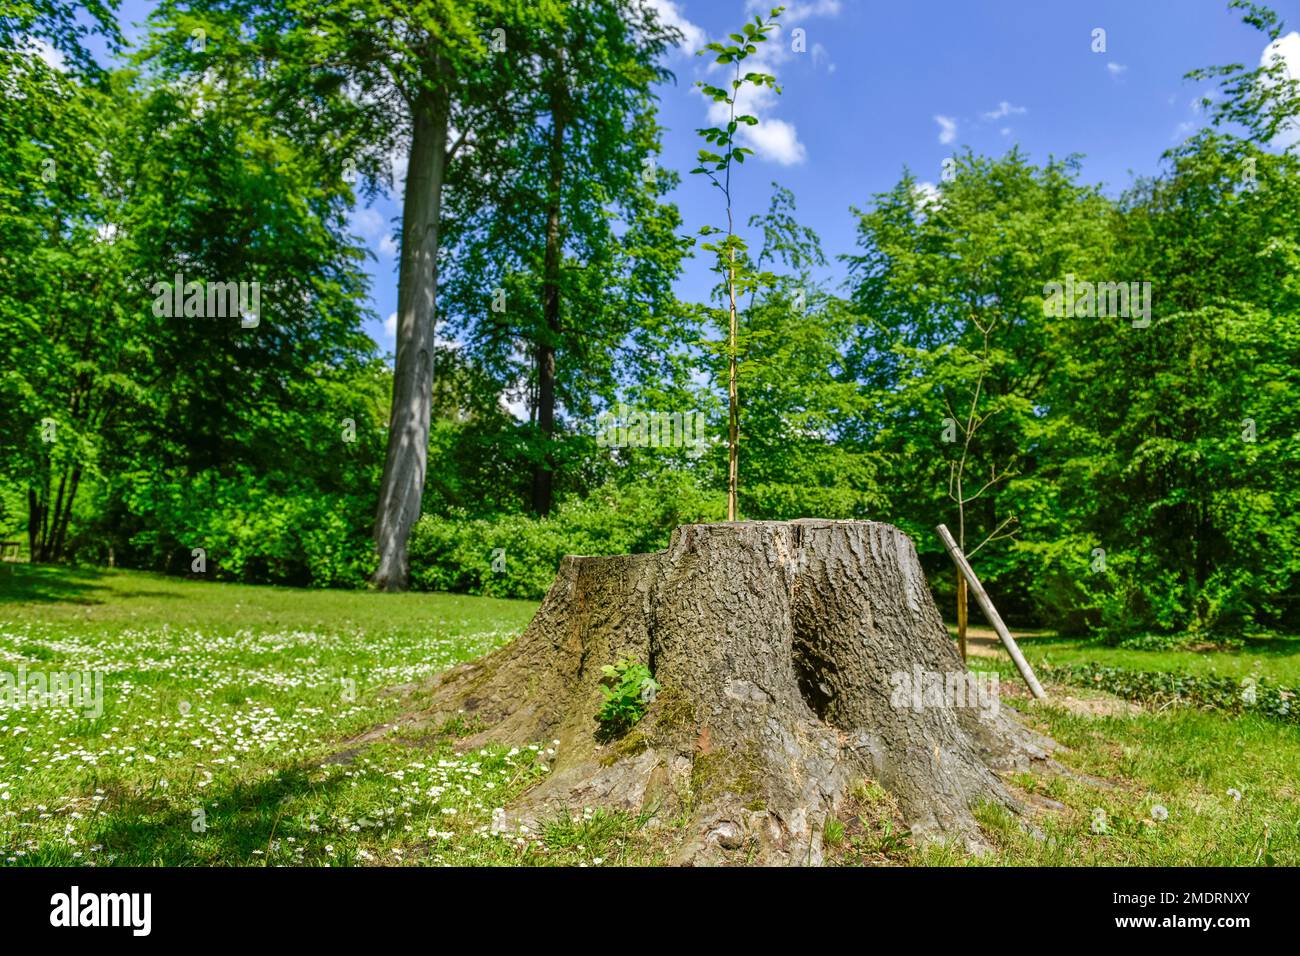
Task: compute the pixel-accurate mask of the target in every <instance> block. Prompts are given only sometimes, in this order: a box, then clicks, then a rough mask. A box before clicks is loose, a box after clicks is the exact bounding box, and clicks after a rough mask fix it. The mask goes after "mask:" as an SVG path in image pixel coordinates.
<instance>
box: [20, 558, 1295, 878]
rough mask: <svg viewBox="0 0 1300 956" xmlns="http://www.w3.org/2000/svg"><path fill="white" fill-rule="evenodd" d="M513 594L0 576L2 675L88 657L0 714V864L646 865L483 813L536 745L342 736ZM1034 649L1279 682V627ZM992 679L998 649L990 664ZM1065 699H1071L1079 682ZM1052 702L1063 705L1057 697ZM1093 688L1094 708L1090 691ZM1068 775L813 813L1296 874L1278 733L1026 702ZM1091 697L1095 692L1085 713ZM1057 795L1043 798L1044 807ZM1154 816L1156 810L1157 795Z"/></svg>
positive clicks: (867, 797) (848, 846)
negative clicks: (960, 795) (63, 702)
mask: <svg viewBox="0 0 1300 956" xmlns="http://www.w3.org/2000/svg"><path fill="white" fill-rule="evenodd" d="M534 607H535V606H534V605H533V604H531V603H528V602H520V601H501V600H494V599H489V598H473V597H463V596H455V595H441V594H406V595H379V594H371V593H365V592H344V591H332V592H331V591H302V590H294V589H284V588H269V587H252V586H245V585H233V584H214V583H208V582H197V581H186V580H181V579H176V578H166V577H161V576H158V575H150V574H141V573H137V572H123V571H89V570H77V569H51V568H43V567H31V566H28V565H21V564H20V565H4V566H0V672H10V673H13V672H15V671H16V670H17V669H18V668H19V667H20V666H25V667H26V668H27V670H28V671H29V672H35V671H44V672H55V671H68V670H80V671H100V672H103V674H104V675H105V676H104V692H103V712H102V714H98V715H96V714H93V713H89V712H87V711H86V710H83V709H81V708H75V707H51V706H35V705H33V704H31V703H27V704H24V705H22V706H19V707H17V708H9V707H7V706H0V863H3V864H7V865H33V864H36V865H40V864H84V865H109V864H117V865H154V864H168V865H201V864H236V865H255V866H260V865H278V864H290V865H294V864H302V865H335V866H337V865H380V864H390V865H397V864H401V865H441V864H519V863H524V864H545V863H565V864H575V865H611V864H618V863H653V862H656V861H658V860H659V859H660V849H659V848H658V846H657V845H656V843H655V842H654V840H652V839H651V838H650V837H649V836H648V835H647V834H646V833H645V832H644V831H642V829H641V828H640V823H641V821H638V820H636V819H632V818H629V817H626V816H623V815H619V814H610V813H605V812H603V811H601V810H600V809H599V808H583V809H577V808H575V812H574V815H573V817H572V818H570V819H557V820H555V821H553V822H552V823H551V824H550V825H549V826H547V827H545V828H544V829H543V831H542V832H540V833H528V832H522V833H521V832H498V831H499V830H500V829H501V828H500V827H498V826H496V825H495V824H494V822H493V821H494V811H496V810H497V809H499V808H501V807H504V806H505V805H507V804H508V803H509V802H510V800H511V799H512V798H513V797H514V796H515V795H517V794H518V793H519V792H521V791H522V790H524V789H526V788H527V787H528V786H529V785H530V784H531V783H533V782H534V781H536V780H538V779H540V778H541V777H542V776H543V775H544V774H545V773H546V772H547V769H548V767H549V764H550V761H551V758H552V757H553V755H554V754H553V751H552V750H551V742H550V741H537V742H536V744H534V745H533V746H532V747H529V748H523V749H522V750H514V749H505V748H485V749H482V750H477V751H473V752H470V753H458V752H457V751H456V750H455V748H454V746H453V741H452V738H451V736H450V734H448V735H447V736H442V737H438V736H434V737H432V738H425V739H420V740H408V739H400V738H397V737H394V736H391V735H389V736H387V737H383V738H381V739H380V740H378V741H377V742H375V743H373V744H370V745H367V746H366V747H364V748H361V749H358V748H357V747H354V746H351V745H350V744H349V738H351V737H353V736H355V735H356V734H358V733H360V732H361V731H365V730H369V729H371V728H373V727H376V726H377V725H381V724H383V723H384V722H385V720H386V719H388V718H389V717H391V715H393V714H394V712H395V711H396V709H397V708H398V707H399V706H401V704H400V703H399V700H398V698H397V697H396V696H394V695H390V694H384V693H382V690H383V689H384V688H388V687H392V686H394V685H398V684H404V683H407V682H411V681H414V680H417V679H418V678H421V677H424V676H427V675H430V674H432V673H435V672H437V671H438V670H441V669H443V668H445V667H447V666H449V665H451V664H453V663H455V662H458V661H461V660H466V659H468V658H471V657H474V656H476V655H479V654H482V653H484V652H486V651H488V650H490V649H492V648H494V647H497V646H499V645H500V644H501V643H503V642H505V641H508V640H510V639H511V638H512V637H513V636H514V635H516V634H518V633H519V632H520V631H521V630H522V629H523V627H524V625H525V624H526V623H527V621H528V619H529V618H530V617H531V615H532V613H533V610H534ZM1026 644H1027V645H1028V647H1027V653H1028V654H1029V655H1030V657H1031V659H1032V660H1035V661H1039V660H1049V659H1050V660H1052V661H1055V662H1057V663H1067V662H1074V661H1076V660H1077V661H1084V660H1103V661H1105V662H1107V663H1124V664H1127V665H1128V666H1131V667H1135V668H1144V669H1148V670H1150V669H1159V668H1166V667H1167V668H1172V669H1183V670H1187V671H1194V670H1197V669H1200V668H1205V669H1207V672H1208V670H1213V669H1216V668H1217V671H1215V672H1217V673H1221V674H1232V675H1237V674H1243V675H1244V674H1250V673H1261V674H1263V675H1265V676H1269V677H1272V678H1274V679H1275V680H1277V681H1279V682H1284V683H1289V684H1292V685H1294V684H1297V683H1300V680H1297V679H1296V677H1295V675H1296V673H1297V651H1298V650H1300V642H1296V641H1290V642H1286V641H1280V642H1278V643H1277V644H1275V645H1268V646H1267V647H1250V646H1248V647H1247V648H1245V649H1244V650H1242V651H1240V652H1233V653H1219V652H1215V653H1199V654H1198V653H1190V652H1148V651H1125V650H1119V649H1110V648H1103V647H1098V646H1096V645H1093V644H1087V643H1081V642H1069V641H1060V640H1054V639H1037V640H1035V641H1032V642H1026ZM995 664H996V666H997V667H998V669H999V670H1001V671H1002V672H1003V673H1004V674H1005V675H1007V676H1006V678H1005V679H1006V680H1007V681H1008V682H1009V681H1010V680H1011V677H1010V674H1011V671H1010V670H1009V664H1007V662H1005V661H1000V662H997V661H992V660H987V659H986V660H976V661H974V662H973V666H975V667H976V668H982V669H988V667H990V666H993V665H995ZM1081 693H1084V694H1086V693H1087V692H1081ZM1055 696H1058V697H1059V696H1062V695H1055ZM1111 700H1112V702H1113V699H1111ZM1011 703H1012V704H1013V705H1014V706H1018V707H1022V708H1023V709H1025V710H1026V715H1027V719H1028V720H1029V721H1030V722H1031V723H1033V724H1034V725H1036V726H1038V727H1039V728H1040V729H1042V730H1044V731H1045V732H1046V733H1048V734H1050V735H1051V736H1053V737H1055V738H1056V739H1057V740H1058V741H1060V742H1061V743H1063V744H1065V745H1066V746H1067V747H1069V748H1070V749H1069V752H1068V753H1065V754H1063V755H1062V757H1061V759H1062V762H1063V763H1065V764H1067V765H1068V766H1070V767H1072V768H1074V769H1076V770H1078V771H1080V772H1082V773H1085V774H1088V775H1091V776H1092V777H1096V778H1102V780H1103V781H1105V782H1106V784H1105V785H1102V784H1099V783H1096V782H1090V781H1088V780H1087V779H1086V778H1080V779H1069V778H1062V777H1047V776H1025V777H1022V778H1017V779H1015V780H1013V781H1012V782H1013V783H1014V784H1015V785H1016V786H1017V787H1018V788H1020V789H1021V790H1022V791H1023V792H1024V794H1025V795H1026V798H1027V799H1029V800H1030V801H1031V802H1033V804H1034V805H1035V807H1036V809H1035V810H1034V812H1033V822H1034V824H1035V826H1036V827H1037V829H1038V831H1039V833H1040V836H1041V838H1038V837H1035V836H1031V835H1029V834H1026V833H1025V832H1024V831H1022V829H1021V828H1020V827H1019V826H1018V825H1017V824H1016V823H1015V822H1014V821H1012V820H1010V819H1009V818H1007V817H1005V816H1004V815H1001V814H999V813H994V812H992V811H986V812H985V813H984V814H983V816H982V820H983V822H984V824H985V827H986V830H987V833H988V837H989V840H990V842H991V843H992V844H993V846H994V848H995V849H994V852H993V853H992V854H990V855H988V856H986V857H983V858H973V857H969V856H967V855H965V854H964V853H961V852H959V851H957V850H955V849H952V848H947V847H931V848H925V849H921V848H917V847H914V846H912V845H911V844H910V842H909V841H908V840H907V839H906V837H905V836H904V835H903V834H902V832H901V829H900V826H899V821H898V820H897V819H896V816H895V814H894V813H893V810H892V806H891V801H890V800H889V798H888V796H887V795H886V794H884V793H883V792H882V791H880V790H879V788H876V787H874V786H873V785H871V784H869V783H868V784H866V785H864V786H863V787H862V788H860V792H859V798H858V799H857V800H855V801H854V804H853V806H851V807H849V808H846V812H845V814H844V815H843V816H844V819H843V820H842V821H840V822H838V823H834V824H832V825H830V826H828V829H827V837H828V842H829V843H830V844H832V847H833V853H832V857H833V858H834V859H835V860H838V861H839V862H844V863H864V862H869V863H942V864H976V865H981V864H987V863H1008V864H1022V863H1027V864H1034V863H1040V864H1052V865H1054V864H1076V863H1081V864H1174V865H1180V864H1266V863H1277V864H1292V865H1294V864H1297V863H1300V803H1298V802H1297V801H1298V793H1297V790H1298V788H1300V780H1298V778H1300V729H1298V728H1297V726H1296V725H1295V724H1294V723H1285V722H1281V721H1275V720H1270V719H1267V718H1263V717H1259V716H1254V715H1248V716H1237V717H1232V716H1225V715H1221V714H1217V713H1206V712H1200V711H1197V710H1193V709H1190V708H1185V707H1184V708H1166V709H1164V710H1160V711H1156V710H1154V709H1148V710H1145V711H1144V710H1141V709H1139V708H1136V707H1133V708H1127V709H1126V708H1123V707H1119V708H1111V710H1110V712H1106V713H1088V712H1081V711H1080V710H1079V709H1078V708H1073V709H1072V708H1070V707H1068V706H1064V705H1062V704H1060V703H1053V704H1050V705H1048V706H1040V705H1029V704H1028V703H1025V702H1023V701H1021V700H1020V699H1015V700H1013V701H1012V702H1011ZM1102 709H1103V710H1104V708H1102ZM1057 804H1059V806H1056V805H1057ZM1157 806H1159V807H1162V808H1164V810H1165V811H1166V813H1165V814H1162V813H1160V811H1159V810H1157V811H1156V816H1158V817H1160V819H1155V818H1153V816H1152V810H1153V808H1154V807H1157Z"/></svg>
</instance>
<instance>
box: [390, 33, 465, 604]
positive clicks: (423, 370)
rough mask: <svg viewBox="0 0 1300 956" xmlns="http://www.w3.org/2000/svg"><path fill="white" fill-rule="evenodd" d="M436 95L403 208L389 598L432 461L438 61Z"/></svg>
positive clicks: (444, 112) (441, 158)
mask: <svg viewBox="0 0 1300 956" xmlns="http://www.w3.org/2000/svg"><path fill="white" fill-rule="evenodd" d="M430 69H431V71H432V72H433V74H434V75H433V77H431V79H432V80H433V81H434V82H433V87H434V89H433V90H432V91H425V92H422V93H421V94H420V95H419V98H418V99H417V100H416V101H415V103H414V104H413V106H412V111H411V112H412V117H411V152H410V160H409V162H408V164H407V167H406V194H405V196H404V198H403V202H402V253H401V256H402V257H401V265H400V269H399V272H398V280H397V358H396V363H395V365H394V368H393V407H392V412H391V413H390V415H389V419H388V451H387V455H386V457H385V459H384V477H383V481H382V483H381V485H380V489H379V510H378V514H377V515H376V517H375V550H376V552H377V553H378V556H379V563H378V567H377V568H376V570H375V576H374V583H375V584H376V585H377V586H378V587H380V588H382V589H383V590H386V591H394V590H401V589H402V588H405V587H406V584H407V579H408V576H409V571H410V569H409V567H408V564H407V557H406V544H407V539H408V538H409V537H410V533H411V527H412V526H413V525H414V524H415V521H416V519H417V518H419V516H420V500H421V498H422V497H423V494H424V475H425V469H426V467H427V465H428V455H429V415H430V407H431V404H432V401H433V356H434V323H435V311H434V305H435V302H434V299H435V294H436V292H437V287H438V235H439V228H440V226H441V219H442V185H443V178H444V174H445V172H446V164H447V124H448V120H449V117H450V112H451V110H450V98H449V95H448V93H447V92H446V87H445V84H443V83H441V82H439V80H438V75H439V74H441V73H444V72H445V71H446V69H447V66H446V63H445V61H444V60H443V59H442V58H441V57H435V58H434V60H433V62H432V64H431V65H430Z"/></svg>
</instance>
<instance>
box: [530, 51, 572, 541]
mask: <svg viewBox="0 0 1300 956" xmlns="http://www.w3.org/2000/svg"><path fill="white" fill-rule="evenodd" d="M559 69H560V71H561V72H562V71H563V69H564V53H563V51H561V52H560V54H559ZM567 112H568V105H567V98H566V92H565V88H564V80H563V77H562V76H561V78H560V79H559V80H558V81H557V83H556V88H555V90H554V91H553V92H552V95H551V149H550V177H549V181H548V183H547V197H546V255H545V259H544V264H543V270H544V276H543V284H542V313H543V314H542V318H543V321H544V323H545V327H544V328H543V329H542V334H541V337H540V339H539V341H538V343H537V427H538V428H539V429H540V430H541V432H542V443H543V451H544V454H543V455H542V457H541V458H540V459H539V460H538V462H537V464H536V465H534V466H533V512H534V513H535V514H538V515H547V514H550V512H551V504H552V499H553V497H554V479H555V461H554V459H553V458H552V456H551V440H552V437H553V436H554V434H555V343H556V342H557V341H558V339H559V335H560V262H561V257H562V254H563V237H562V235H561V233H560V195H561V190H562V189H563V186H564V130H565V122H566V119H565V117H566V114H567Z"/></svg>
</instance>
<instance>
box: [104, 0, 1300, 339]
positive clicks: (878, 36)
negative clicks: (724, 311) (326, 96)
mask: <svg viewBox="0 0 1300 956" xmlns="http://www.w3.org/2000/svg"><path fill="white" fill-rule="evenodd" d="M648 2H652V3H653V5H655V6H656V7H658V8H659V9H660V10H661V13H662V15H663V16H664V17H665V18H668V19H670V20H672V21H674V22H676V23H677V24H678V25H679V26H680V28H681V29H682V30H683V32H684V34H685V35H686V38H687V40H686V43H685V44H684V46H683V48H682V49H679V50H676V51H674V53H673V54H672V55H671V56H670V57H669V60H668V64H667V65H668V66H669V67H670V68H671V69H672V70H673V72H674V73H675V74H676V77H677V81H676V83H675V84H667V85H665V86H664V87H662V88H661V90H660V93H661V98H662V102H661V120H660V121H661V123H662V125H663V126H664V127H665V128H666V131H665V133H664V152H663V156H662V160H661V165H663V166H667V167H671V168H675V169H677V170H679V171H681V172H682V173H683V180H684V182H683V184H682V186H681V187H680V188H679V189H678V190H677V192H676V193H675V194H674V196H673V197H672V198H673V199H674V200H675V201H676V202H677V204H678V206H679V207H680V209H681V210H682V213H683V216H684V218H685V221H686V228H687V230H688V231H690V232H694V231H696V230H697V229H698V228H699V227H700V226H702V225H704V224H706V223H713V224H719V223H720V222H721V221H722V209H721V206H720V204H719V203H720V198H721V197H720V195H719V194H718V193H717V191H716V190H713V189H711V188H710V187H709V186H708V185H707V183H706V182H704V181H703V179H702V177H695V176H689V175H685V174H686V172H687V170H689V169H690V168H691V166H692V165H693V164H694V157H695V151H696V149H698V147H699V142H698V137H697V136H696V135H695V133H694V130H695V129H696V128H697V127H699V126H703V125H706V121H707V104H706V102H705V101H704V99H703V98H702V97H701V96H700V95H699V94H698V92H696V91H695V89H694V82H695V81H696V80H697V79H700V78H703V77H704V75H705V70H706V69H707V58H706V57H697V56H694V55H692V52H691V50H692V49H693V48H698V46H699V45H701V44H702V43H704V42H707V41H708V40H711V39H717V38H720V37H722V36H723V35H725V34H726V33H728V32H731V31H733V30H735V29H736V28H737V27H738V26H739V25H740V23H741V22H743V20H744V19H745V18H746V16H747V15H752V14H753V13H754V12H766V9H767V8H768V7H769V6H770V4H767V3H754V2H752V0H648ZM1271 5H1272V7H1273V8H1274V9H1275V10H1277V11H1278V12H1279V13H1280V14H1281V15H1282V17H1283V19H1284V20H1285V21H1286V23H1287V32H1288V34H1289V35H1288V36H1287V37H1286V38H1285V39H1284V47H1283V49H1284V53H1285V54H1286V55H1287V58H1288V61H1289V63H1290V64H1291V67H1292V70H1293V73H1295V74H1296V75H1300V33H1296V32H1294V31H1297V30H1300V0H1273V2H1272V4H1271ZM152 6H153V4H152V3H150V2H147V0H126V2H125V3H124V5H123V20H124V21H126V22H130V21H139V20H142V19H143V18H144V15H145V14H146V13H147V11H148V10H149V9H151V8H152ZM783 20H784V21H785V24H786V26H785V29H784V32H783V35H782V37H781V38H780V40H779V41H778V42H773V43H771V44H769V46H768V50H767V52H766V53H765V61H766V65H767V67H768V68H769V71H770V72H774V73H776V75H777V77H778V80H779V82H780V83H781V85H782V87H783V93H782V95H781V96H780V97H778V98H769V99H770V101H762V102H759V103H757V104H755V108H756V111H757V113H758V115H759V117H760V119H761V121H762V122H761V123H760V125H759V126H758V127H756V128H755V132H756V135H757V139H756V141H755V142H754V143H752V144H751V145H752V146H754V148H756V150H757V155H756V156H755V157H754V158H752V159H751V160H750V161H749V162H747V163H746V164H745V166H744V167H743V169H742V170H741V172H740V174H739V178H738V180H737V189H736V202H737V206H738V209H739V212H740V218H741V220H742V221H743V219H744V218H747V217H748V215H749V214H750V213H752V212H755V211H760V210H762V209H763V208H765V207H766V204H767V200H768V197H769V195H770V184H771V182H772V181H774V180H775V181H777V182H779V183H780V184H781V185H783V186H786V187H788V188H790V189H792V190H793V191H794V193H795V196H796V199H797V201H798V207H799V218H800V220H801V221H802V222H803V223H804V224H805V225H809V226H811V227H813V228H814V229H815V230H816V231H817V232H818V233H819V234H820V236H821V237H822V241H823V245H824V248H825V251H826V253H827V255H828V256H832V257H833V256H835V255H837V254H839V253H843V252H848V251H851V250H852V248H853V242H854V220H853V216H852V215H851V214H850V212H849V206H850V205H857V206H865V205H867V204H868V203H869V202H870V198H871V196H872V195H873V194H874V193H878V192H882V191H885V190H887V189H889V188H890V187H891V186H892V185H893V184H894V183H896V182H897V181H898V178H899V176H900V174H901V173H902V171H903V169H904V167H907V168H910V169H911V170H912V172H913V173H914V174H915V175H916V176H917V177H918V178H919V179H921V180H926V181H932V182H937V181H939V179H940V176H941V171H942V163H943V160H944V158H945V157H948V156H951V155H953V154H954V152H956V151H958V150H964V149H965V148H966V147H970V148H971V149H973V150H974V151H975V152H977V153H983V154H990V155H1000V154H1002V153H1004V152H1006V151H1007V150H1009V149H1010V148H1011V147H1012V146H1014V145H1018V146H1019V147H1020V148H1021V150H1022V151H1024V152H1026V153H1027V154H1028V155H1029V157H1030V159H1031V160H1033V161H1035V162H1042V161H1045V160H1046V159H1047V158H1048V157H1049V156H1058V157H1062V156H1066V155H1068V154H1071V153H1079V154H1082V155H1083V156H1084V165H1083V178H1084V179H1085V180H1086V181H1087V182H1091V183H1099V184H1101V185H1102V186H1103V188H1104V189H1105V190H1106V191H1107V192H1108V193H1111V194H1115V193H1118V192H1119V191H1120V190H1122V189H1123V188H1124V187H1125V186H1126V185H1127V184H1128V183H1129V182H1131V180H1132V178H1133V176H1134V175H1141V174H1149V173H1153V172H1155V171H1156V170H1157V169H1158V168H1159V161H1160V155H1161V153H1163V152H1164V151H1165V150H1166V149H1168V148H1169V147H1170V146H1173V145H1174V144H1175V143H1177V142H1179V141H1180V140H1182V139H1184V138H1185V137H1186V136H1188V135H1189V134H1190V133H1191V132H1192V131H1194V130H1195V129H1196V128H1199V126H1201V125H1202V117H1201V115H1200V113H1199V111H1198V109H1197V106H1196V103H1197V100H1198V99H1199V98H1200V96H1201V95H1203V94H1204V93H1205V92H1207V91H1208V90H1209V89H1210V87H1207V86H1204V85H1196V84H1192V83H1190V82H1188V81H1185V80H1183V78H1182V77H1183V75H1184V74H1185V73H1187V72H1188V71H1189V70H1192V69H1194V68H1196V67H1200V66H1210V65H1216V64H1222V63H1246V64H1249V65H1250V66H1254V65H1256V64H1257V63H1258V62H1259V60H1260V57H1261V55H1262V54H1263V52H1264V47H1265V44H1264V38H1263V36H1262V35H1261V34H1259V33H1257V32H1256V31H1254V30H1253V29H1251V28H1249V27H1247V26H1245V25H1243V24H1242V23H1241V22H1240V17H1239V15H1238V14H1237V13H1236V12H1233V11H1229V10H1228V5H1227V0H1088V2H1078V3H1068V4H1067V3H1055V2H1043V0H943V2H934V0H932V2H924V0H887V2H886V0H794V2H792V3H788V4H787V13H786V14H785V16H784V17H783ZM795 28H802V29H803V30H804V31H805V35H804V46H805V50H804V52H801V53H797V52H793V51H792V50H791V46H792V43H793V30H794V29H795ZM1098 28H1100V29H1103V30H1105V47H1106V49H1105V51H1104V52H1094V51H1093V49H1092V48H1093V46H1094V39H1093V31H1094V30H1096V29H1098ZM399 210H400V197H389V198H386V199H380V200H379V201H377V202H376V203H375V205H374V206H373V208H367V209H358V210H357V211H356V213H355V215H354V227H355V231H356V233H357V235H358V236H359V237H360V238H361V239H362V240H363V241H364V242H365V243H366V245H367V247H368V248H369V249H370V250H371V252H372V254H373V256H374V258H373V259H372V260H371V262H370V264H369V271H370V273H371V276H372V280H373V289H372V302H371V305H372V307H373V309H374V311H375V313H376V315H377V316H379V318H378V319H377V320H376V321H375V322H373V323H371V324H370V326H369V327H368V329H367V331H368V332H369V333H370V334H371V335H372V336H373V337H374V339H375V340H376V341H377V342H378V343H379V345H380V346H381V348H383V349H384V350H391V348H392V346H393V339H392V334H391V331H390V329H386V328H385V327H384V326H385V322H384V317H386V316H389V315H390V314H391V313H392V312H393V310H394V308H395V306H396V301H397V277H396V268H395V267H396V258H395V253H396V246H395V244H394V242H393V240H392V234H393V232H394V231H395V228H396V220H395V217H396V215H397V214H398V211H399ZM833 273H834V274H835V275H837V276H838V275H839V274H840V270H838V269H836V270H833ZM678 285H679V287H678V292H679V294H681V295H683V296H684V297H688V298H694V299H699V298H703V297H704V296H706V295H707V293H708V290H709V288H710V287H711V285H712V279H711V277H710V275H709V273H708V272H707V269H706V267H705V263H704V262H703V260H702V259H696V260H695V261H694V262H693V263H692V264H691V265H690V266H688V270H687V274H686V275H685V276H684V277H683V278H682V280H681V281H680V282H679V284H678Z"/></svg>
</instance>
